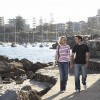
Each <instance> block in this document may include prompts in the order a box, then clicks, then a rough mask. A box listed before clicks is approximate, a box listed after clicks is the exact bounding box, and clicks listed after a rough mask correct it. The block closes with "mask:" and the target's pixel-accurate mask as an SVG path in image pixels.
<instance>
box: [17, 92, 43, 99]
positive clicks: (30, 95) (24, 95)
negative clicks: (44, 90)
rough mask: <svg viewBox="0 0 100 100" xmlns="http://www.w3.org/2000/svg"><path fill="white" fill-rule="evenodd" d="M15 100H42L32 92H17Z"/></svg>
mask: <svg viewBox="0 0 100 100" xmlns="http://www.w3.org/2000/svg"><path fill="white" fill-rule="evenodd" d="M17 100H42V99H41V97H40V96H39V95H37V94H36V93H35V92H34V91H24V90H21V91H18V92H17Z"/></svg>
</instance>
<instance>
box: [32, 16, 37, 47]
mask: <svg viewBox="0 0 100 100" xmlns="http://www.w3.org/2000/svg"><path fill="white" fill-rule="evenodd" d="M35 30H36V19H35V18H33V30H32V32H33V44H32V47H35V46H36V44H35V43H34V33H35Z"/></svg>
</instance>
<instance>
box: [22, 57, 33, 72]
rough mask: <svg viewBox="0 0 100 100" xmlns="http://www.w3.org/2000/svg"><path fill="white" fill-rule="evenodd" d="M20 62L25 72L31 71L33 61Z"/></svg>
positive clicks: (23, 60) (24, 60)
mask: <svg viewBox="0 0 100 100" xmlns="http://www.w3.org/2000/svg"><path fill="white" fill-rule="evenodd" d="M20 62H21V63H22V64H23V67H24V69H25V71H30V70H31V65H32V64H33V63H32V62H31V61H29V60H27V59H22V60H21V61H20Z"/></svg>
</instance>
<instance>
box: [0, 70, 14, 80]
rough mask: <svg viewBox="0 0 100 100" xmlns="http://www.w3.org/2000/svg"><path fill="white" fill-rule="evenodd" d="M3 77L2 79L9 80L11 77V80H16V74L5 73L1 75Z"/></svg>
mask: <svg viewBox="0 0 100 100" xmlns="http://www.w3.org/2000/svg"><path fill="white" fill-rule="evenodd" d="M1 77H2V79H4V78H8V77H10V78H12V79H15V76H14V72H10V73H3V74H1Z"/></svg>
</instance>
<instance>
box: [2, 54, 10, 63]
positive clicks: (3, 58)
mask: <svg viewBox="0 0 100 100" xmlns="http://www.w3.org/2000/svg"><path fill="white" fill-rule="evenodd" d="M8 60H9V59H8V57H6V56H1V55H0V61H3V62H8Z"/></svg>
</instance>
